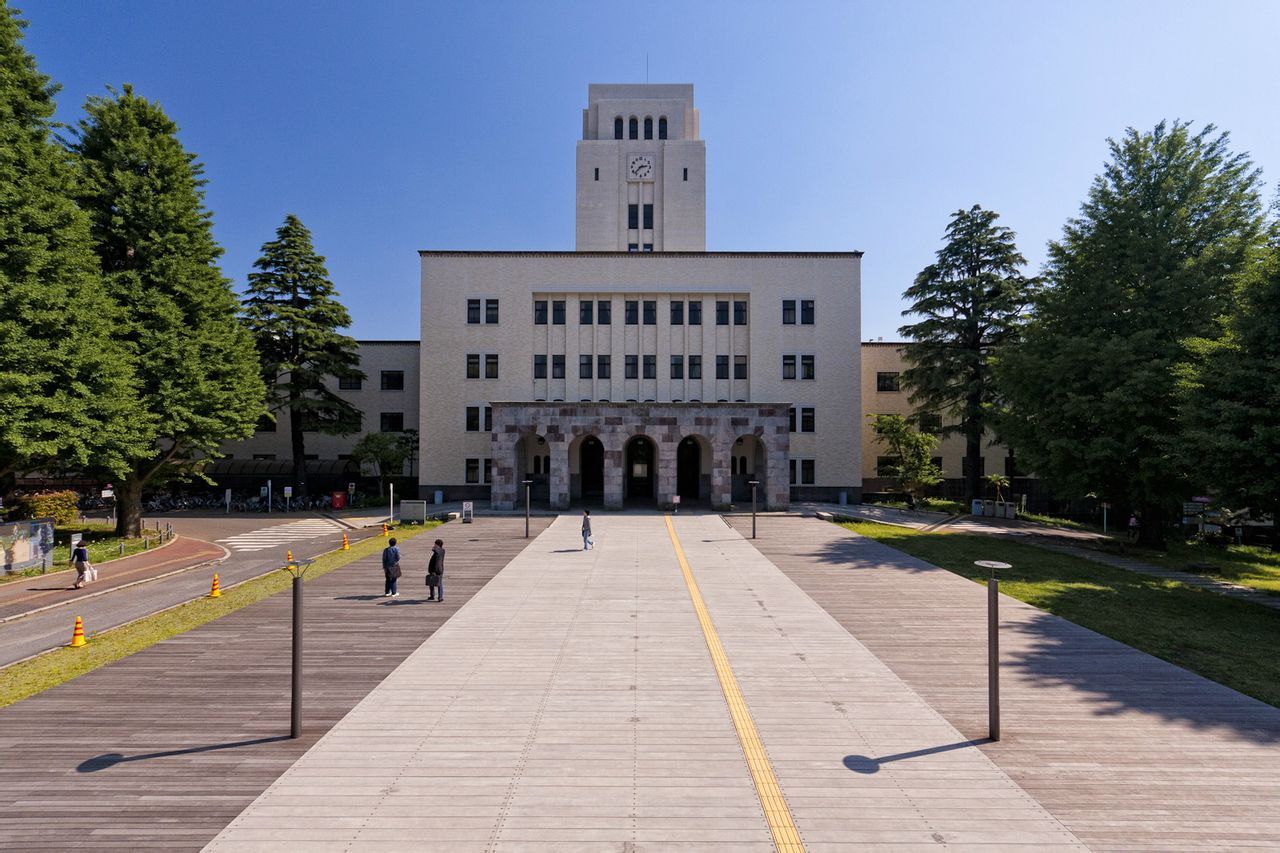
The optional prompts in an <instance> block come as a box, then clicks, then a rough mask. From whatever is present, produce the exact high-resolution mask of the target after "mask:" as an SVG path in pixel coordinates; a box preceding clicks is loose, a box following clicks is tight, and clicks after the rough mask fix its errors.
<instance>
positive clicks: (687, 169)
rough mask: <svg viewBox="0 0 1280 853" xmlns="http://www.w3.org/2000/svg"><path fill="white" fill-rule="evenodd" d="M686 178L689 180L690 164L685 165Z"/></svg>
mask: <svg viewBox="0 0 1280 853" xmlns="http://www.w3.org/2000/svg"><path fill="white" fill-rule="evenodd" d="M684 179H685V180H686V181H687V180H689V167H688V166H685V167H684Z"/></svg>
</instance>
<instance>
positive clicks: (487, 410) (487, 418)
mask: <svg viewBox="0 0 1280 853" xmlns="http://www.w3.org/2000/svg"><path fill="white" fill-rule="evenodd" d="M484 431H485V432H493V408H492V407H491V406H485V407H484Z"/></svg>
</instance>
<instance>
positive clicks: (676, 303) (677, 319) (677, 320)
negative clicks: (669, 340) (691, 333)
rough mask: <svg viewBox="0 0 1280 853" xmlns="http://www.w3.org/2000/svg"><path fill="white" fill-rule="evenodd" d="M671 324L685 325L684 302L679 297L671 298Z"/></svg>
mask: <svg viewBox="0 0 1280 853" xmlns="http://www.w3.org/2000/svg"><path fill="white" fill-rule="evenodd" d="M671 325H673V326H683V325H684V302H682V301H681V300H679V299H673V300H671Z"/></svg>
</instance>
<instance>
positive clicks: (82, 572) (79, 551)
mask: <svg viewBox="0 0 1280 853" xmlns="http://www.w3.org/2000/svg"><path fill="white" fill-rule="evenodd" d="M71 563H72V565H74V566H75V567H76V582H75V584H74V585H73V586H72V589H83V588H84V582H85V581H86V580H88V576H89V572H90V570H91V569H92V568H93V564H92V563H90V562H89V549H88V548H87V547H85V544H84V540H83V539H81V540H80V541H78V542H76V547H75V548H74V549H72V551H71Z"/></svg>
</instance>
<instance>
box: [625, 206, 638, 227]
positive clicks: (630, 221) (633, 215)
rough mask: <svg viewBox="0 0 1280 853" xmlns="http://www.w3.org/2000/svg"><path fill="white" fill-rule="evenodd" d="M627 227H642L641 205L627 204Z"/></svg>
mask: <svg viewBox="0 0 1280 853" xmlns="http://www.w3.org/2000/svg"><path fill="white" fill-rule="evenodd" d="M627 227H628V228H631V229H635V228H639V227H640V205H638V204H629V205H627Z"/></svg>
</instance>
